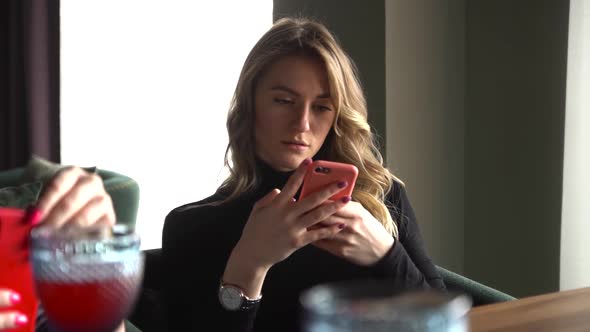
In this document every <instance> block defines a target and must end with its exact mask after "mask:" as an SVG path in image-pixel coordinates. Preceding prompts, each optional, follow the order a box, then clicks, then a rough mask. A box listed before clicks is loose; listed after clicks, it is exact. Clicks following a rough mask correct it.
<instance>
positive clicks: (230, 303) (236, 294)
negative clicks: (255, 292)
mask: <svg viewBox="0 0 590 332" xmlns="http://www.w3.org/2000/svg"><path fill="white" fill-rule="evenodd" d="M217 295H218V297H219V303H221V306H222V307H223V308H224V309H226V310H230V311H238V310H239V311H244V310H249V309H251V308H252V307H254V306H255V305H256V304H258V303H259V302H260V300H261V299H262V294H260V296H258V298H256V299H251V298H249V297H247V296H246V294H244V291H243V290H242V289H241V288H240V287H238V286H236V285H232V284H227V283H224V282H223V281H222V282H221V283H220V285H219V292H218V294H217Z"/></svg>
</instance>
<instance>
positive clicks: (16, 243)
mask: <svg viewBox="0 0 590 332" xmlns="http://www.w3.org/2000/svg"><path fill="white" fill-rule="evenodd" d="M32 227H33V226H32V225H31V223H30V222H29V221H28V220H27V219H26V212H25V210H22V209H16V208H3V207H0V288H5V289H10V290H12V291H15V292H17V293H18V294H19V295H20V296H21V301H20V303H18V304H16V305H14V306H12V307H9V308H7V307H4V308H0V312H3V311H8V310H17V311H19V312H21V313H23V314H25V315H27V318H28V323H27V325H25V326H21V327H17V328H14V329H11V330H10V331H11V332H33V331H34V330H35V317H36V315H37V303H38V300H37V297H36V294H35V290H34V285H33V274H32V268H31V264H30V262H29V257H28V256H29V233H30V231H31V229H32Z"/></svg>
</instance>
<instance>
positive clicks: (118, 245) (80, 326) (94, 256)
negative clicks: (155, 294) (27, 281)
mask: <svg viewBox="0 0 590 332" xmlns="http://www.w3.org/2000/svg"><path fill="white" fill-rule="evenodd" d="M108 227H110V226H105V225H98V226H97V228H94V229H93V228H71V229H69V230H67V229H66V230H63V231H61V232H48V231H46V230H43V229H35V230H33V232H32V234H31V261H32V265H33V278H34V281H35V289H36V292H37V296H38V298H39V300H40V301H41V305H42V307H43V310H44V313H45V315H46V317H47V324H48V325H49V327H50V328H51V331H54V332H113V331H114V330H115V328H117V327H118V326H119V324H121V322H122V321H123V319H125V318H126V317H127V315H128V314H129V313H130V312H131V310H132V309H133V306H134V305H135V302H136V299H137V295H138V292H139V288H140V286H141V281H142V278H143V266H144V256H143V254H142V253H141V251H140V250H139V244H140V242H139V237H138V236H137V235H136V234H134V233H133V232H130V231H128V230H127V228H125V227H123V228H120V227H116V226H113V229H110V228H108Z"/></svg>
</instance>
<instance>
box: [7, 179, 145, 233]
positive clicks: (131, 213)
mask: <svg viewBox="0 0 590 332" xmlns="http://www.w3.org/2000/svg"><path fill="white" fill-rule="evenodd" d="M24 172H25V169H24V167H20V168H13V169H9V170H5V171H0V188H5V187H14V186H19V185H23V183H20V182H19V181H20V180H21V179H22V177H23V174H24ZM96 172H97V174H98V175H99V176H100V177H101V178H102V181H103V184H104V187H105V190H106V192H107V193H108V194H109V195H110V196H111V199H112V200H113V206H114V209H115V215H116V216H117V223H122V224H126V225H128V226H130V227H135V222H136V219H137V210H138V207H139V185H138V183H137V182H136V181H135V180H134V179H132V178H130V177H129V176H126V175H123V174H120V173H117V172H114V171H111V170H105V169H96Z"/></svg>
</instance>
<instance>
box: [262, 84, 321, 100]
mask: <svg viewBox="0 0 590 332" xmlns="http://www.w3.org/2000/svg"><path fill="white" fill-rule="evenodd" d="M270 89H271V90H273V91H285V92H287V93H290V94H292V95H295V96H297V97H300V96H301V94H300V93H298V92H297V91H295V90H293V89H291V88H289V87H286V86H284V85H280V84H279V85H275V86H273V87H271V88H270ZM316 98H322V99H323V98H330V93H329V92H325V93H322V94H320V95H318V96H317V97H316Z"/></svg>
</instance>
